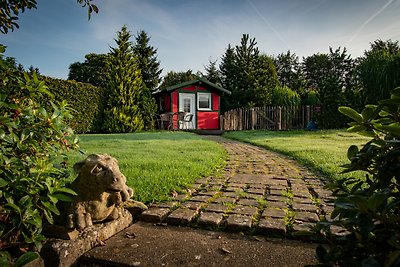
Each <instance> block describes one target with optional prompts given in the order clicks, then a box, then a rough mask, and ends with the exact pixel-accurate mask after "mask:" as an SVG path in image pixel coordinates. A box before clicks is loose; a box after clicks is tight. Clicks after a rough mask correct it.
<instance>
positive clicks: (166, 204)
mask: <svg viewBox="0 0 400 267" xmlns="http://www.w3.org/2000/svg"><path fill="white" fill-rule="evenodd" d="M178 204H179V202H178V201H169V202H161V203H157V204H154V205H153V206H151V208H168V209H171V208H173V207H175V206H176V205H178Z"/></svg>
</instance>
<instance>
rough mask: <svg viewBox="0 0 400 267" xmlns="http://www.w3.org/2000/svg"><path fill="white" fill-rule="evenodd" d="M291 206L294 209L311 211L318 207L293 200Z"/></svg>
mask: <svg viewBox="0 0 400 267" xmlns="http://www.w3.org/2000/svg"><path fill="white" fill-rule="evenodd" d="M292 206H293V209H294V210H295V211H313V212H315V211H317V209H318V207H317V206H315V205H313V204H301V203H297V202H294V203H293V205H292Z"/></svg>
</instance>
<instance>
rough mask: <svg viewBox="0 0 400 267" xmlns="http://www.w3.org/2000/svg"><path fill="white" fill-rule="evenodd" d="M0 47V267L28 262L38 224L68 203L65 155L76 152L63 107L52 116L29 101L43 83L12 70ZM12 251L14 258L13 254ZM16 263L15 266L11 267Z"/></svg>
mask: <svg viewBox="0 0 400 267" xmlns="http://www.w3.org/2000/svg"><path fill="white" fill-rule="evenodd" d="M4 50H5V49H4V46H1V45H0V151H1V152H0V240H1V242H0V249H1V251H0V265H1V266H6V265H8V263H9V261H10V259H11V258H14V257H16V256H18V254H20V252H21V251H31V253H27V254H24V255H22V256H21V257H22V258H20V259H19V260H17V262H16V265H18V264H22V263H23V262H26V261H29V260H30V259H32V258H34V257H35V256H36V254H34V253H32V250H33V251H35V250H39V249H40V247H41V243H42V242H43V241H44V237H43V235H42V225H43V221H44V220H45V221H47V222H49V223H52V222H53V215H54V214H56V215H57V214H59V211H58V209H57V208H56V204H57V202H58V201H59V200H69V199H70V196H71V194H74V192H73V191H71V190H70V189H67V188H66V187H65V184H66V181H67V178H68V157H67V154H66V152H67V150H70V149H75V148H76V147H77V139H76V138H75V137H74V135H73V132H72V130H71V128H70V127H68V126H67V124H66V123H65V119H67V118H70V114H69V112H68V108H67V106H66V103H65V102H62V103H61V104H60V106H57V105H55V104H53V103H51V106H52V110H53V111H52V112H51V113H49V112H48V110H46V109H45V108H43V106H41V105H40V104H39V103H38V102H36V101H35V99H37V98H40V96H41V95H43V94H49V92H48V90H47V87H46V86H45V83H44V81H41V80H39V79H38V77H37V75H36V74H33V75H32V76H30V75H28V74H26V73H22V72H20V71H18V70H17V69H16V68H15V67H14V66H12V65H10V64H7V63H6V61H5V60H4V59H3V53H4ZM15 252H16V253H15ZM17 263H18V264H17Z"/></svg>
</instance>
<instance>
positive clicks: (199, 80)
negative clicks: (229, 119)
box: [153, 77, 231, 95]
mask: <svg viewBox="0 0 400 267" xmlns="http://www.w3.org/2000/svg"><path fill="white" fill-rule="evenodd" d="M194 84H200V85H201V84H203V85H204V86H205V87H206V88H210V89H214V90H216V91H220V92H222V93H227V94H229V95H230V94H231V91H228V90H226V89H224V88H222V87H220V86H218V85H216V84H215V83H212V82H210V81H207V80H206V79H204V78H201V77H197V78H196V79H194V80H191V81H188V82H183V83H180V84H176V85H173V86H170V87H167V88H163V89H161V88H158V89H157V90H156V91H154V92H153V94H159V93H163V92H169V91H173V90H176V89H179V88H183V87H187V86H190V85H194Z"/></svg>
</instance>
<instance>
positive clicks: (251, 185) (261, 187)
mask: <svg viewBox="0 0 400 267" xmlns="http://www.w3.org/2000/svg"><path fill="white" fill-rule="evenodd" d="M249 188H259V189H265V185H264V184H249Z"/></svg>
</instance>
